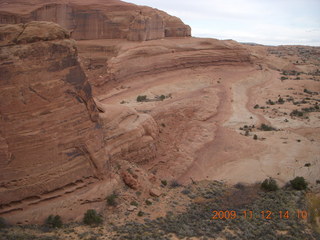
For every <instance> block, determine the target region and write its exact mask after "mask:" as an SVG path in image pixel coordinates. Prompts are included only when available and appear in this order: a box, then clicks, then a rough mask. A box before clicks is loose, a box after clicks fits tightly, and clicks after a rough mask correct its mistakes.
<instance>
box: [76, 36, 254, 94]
mask: <svg viewBox="0 0 320 240" xmlns="http://www.w3.org/2000/svg"><path fill="white" fill-rule="evenodd" d="M78 44H79V51H80V55H82V54H81V53H82V52H84V51H87V49H91V53H93V52H94V54H91V55H90V56H89V57H90V59H87V58H86V57H87V56H85V55H84V56H85V57H84V58H83V62H85V66H86V68H88V69H89V68H90V67H91V68H94V67H92V65H88V64H89V63H92V62H98V59H101V58H102V57H103V56H102V53H101V52H99V51H98V49H99V48H98V47H96V50H95V49H94V48H93V46H94V45H90V43H89V42H88V43H87V42H86V43H78ZM105 47H107V45H105ZM109 47H110V46H109ZM110 48H111V47H110ZM113 48H114V49H118V50H117V52H115V53H112V57H110V58H109V59H108V60H106V66H107V68H101V69H105V70H104V71H105V72H106V73H103V77H99V74H100V72H99V71H101V69H99V68H97V69H96V70H90V76H91V77H90V78H89V81H90V83H91V85H92V86H93V89H94V92H95V95H100V94H105V93H107V92H108V91H110V90H111V88H112V87H113V85H112V84H111V83H112V82H117V83H119V82H122V81H126V80H128V79H131V78H139V77H143V76H145V75H150V74H159V73H163V72H168V71H176V70H179V69H185V68H197V67H209V66H239V65H242V66H244V65H250V64H252V62H253V61H254V59H253V58H252V56H251V55H250V53H249V51H248V50H247V49H246V48H244V47H243V46H242V45H241V44H238V43H237V42H235V41H219V40H216V39H200V38H188V39H183V38H181V39H174V40H171V39H163V40H156V41H150V42H145V43H144V44H143V45H139V44H138V43H137V44H135V43H131V44H119V45H116V47H113ZM103 54H104V53H103ZM104 55H105V54H104ZM95 71H97V74H96V75H94V72H95Z"/></svg>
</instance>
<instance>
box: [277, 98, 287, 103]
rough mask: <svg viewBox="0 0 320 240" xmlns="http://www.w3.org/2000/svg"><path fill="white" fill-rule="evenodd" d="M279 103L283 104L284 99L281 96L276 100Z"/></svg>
mask: <svg viewBox="0 0 320 240" xmlns="http://www.w3.org/2000/svg"><path fill="white" fill-rule="evenodd" d="M277 102H278V103H279V104H284V102H285V101H284V99H283V98H282V97H279V99H278V101H277Z"/></svg>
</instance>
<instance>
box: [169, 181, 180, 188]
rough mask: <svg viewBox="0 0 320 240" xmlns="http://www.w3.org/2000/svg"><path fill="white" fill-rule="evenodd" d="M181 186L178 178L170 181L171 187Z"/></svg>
mask: <svg viewBox="0 0 320 240" xmlns="http://www.w3.org/2000/svg"><path fill="white" fill-rule="evenodd" d="M180 186H181V184H180V183H179V182H178V181H176V180H173V181H172V182H171V183H170V187H171V188H177V187H180Z"/></svg>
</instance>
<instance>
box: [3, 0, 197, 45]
mask: <svg viewBox="0 0 320 240" xmlns="http://www.w3.org/2000/svg"><path fill="white" fill-rule="evenodd" d="M31 2H32V3H30V1H28V2H25V3H22V2H21V1H17V0H13V1H10V2H7V3H3V4H2V5H1V10H2V11H1V12H0V23H2V24H8V23H10V24H12V23H14V24H16V23H25V22H29V21H32V20H36V21H52V22H56V23H58V24H59V25H61V26H62V27H64V28H66V29H68V30H69V31H71V32H72V37H73V38H75V39H119V38H124V39H126V38H127V39H128V40H133V41H144V40H151V39H160V38H163V37H188V36H191V29H190V27H189V26H187V25H185V24H184V23H183V22H182V21H181V20H180V19H179V18H176V17H172V16H170V15H168V14H167V13H165V12H162V11H159V10H157V9H152V8H149V7H142V6H137V5H134V4H129V3H125V2H122V1H118V0H112V1H102V0H90V1H80V0H71V1H68V3H65V1H62V0H55V1H46V2H43V1H40V0H33V1H31Z"/></svg>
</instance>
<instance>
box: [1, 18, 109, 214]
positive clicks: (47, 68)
mask: <svg viewBox="0 0 320 240" xmlns="http://www.w3.org/2000/svg"><path fill="white" fill-rule="evenodd" d="M68 38H69V34H68V32H67V31H66V30H64V29H62V28H61V27H60V26H58V25H57V24H54V23H47V22H30V23H28V24H19V25H2V26H0V39H1V41H0V116H1V118H0V126H1V127H0V168H1V174H0V195H1V198H0V204H1V205H0V206H1V207H0V213H4V212H8V211H9V212H10V211H14V210H15V207H14V206H15V204H17V203H19V202H21V201H22V200H25V199H34V198H35V199H38V198H39V199H40V196H41V195H42V194H48V193H54V192H55V191H57V190H59V189H62V188H67V187H68V186H71V185H72V184H75V183H77V182H83V181H85V180H86V179H89V178H93V179H99V178H102V177H103V172H104V171H107V169H105V167H104V165H105V164H106V162H107V157H106V154H105V150H104V148H103V147H104V140H103V135H102V132H101V131H100V128H101V126H100V124H99V121H98V117H99V116H98V114H99V113H98V110H97V107H96V105H95V103H94V101H93V98H92V95H91V87H90V85H89V83H88V82H87V80H86V76H85V74H84V72H83V71H82V69H81V67H80V65H79V63H78V61H77V50H76V48H75V43H74V41H73V40H70V39H68ZM51 197H54V196H51ZM55 197H56V196H55ZM21 210H22V209H21Z"/></svg>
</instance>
